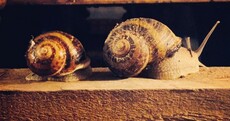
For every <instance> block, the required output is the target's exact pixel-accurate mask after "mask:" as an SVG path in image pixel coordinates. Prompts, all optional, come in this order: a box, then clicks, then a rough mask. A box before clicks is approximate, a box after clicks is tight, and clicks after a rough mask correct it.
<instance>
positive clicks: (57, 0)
mask: <svg viewBox="0 0 230 121" xmlns="http://www.w3.org/2000/svg"><path fill="white" fill-rule="evenodd" d="M196 2H230V0H8V3H10V4H50V5H55V4H57V5H58V4H70V5H71V4H130V3H196Z"/></svg>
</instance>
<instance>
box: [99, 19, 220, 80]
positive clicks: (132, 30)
mask: <svg viewBox="0 0 230 121" xmlns="http://www.w3.org/2000/svg"><path fill="white" fill-rule="evenodd" d="M218 23H220V22H219V21H217V22H216V24H215V25H214V26H213V28H212V29H211V31H210V32H209V33H208V35H207V36H206V37H205V39H204V41H203V43H202V44H201V46H200V47H199V48H198V49H197V50H196V51H192V50H191V48H190V47H191V45H190V38H187V45H188V46H187V47H188V48H184V47H181V41H182V40H181V38H180V37H177V36H176V35H175V34H174V33H173V32H172V31H171V30H170V29H169V28H168V27H167V26H166V25H164V24H163V23H161V22H159V21H157V20H155V19H151V18H132V19H128V20H126V21H124V22H122V23H120V24H119V25H117V26H115V27H114V28H113V30H112V31H111V32H110V33H109V35H108V37H107V38H106V40H105V43H104V48H103V55H104V59H105V61H106V62H107V64H108V66H109V68H110V70H111V71H112V72H113V73H114V74H115V75H117V76H119V77H122V78H123V77H131V76H137V75H139V74H141V75H143V76H145V77H149V78H155V79H176V78H179V77H181V76H186V75H187V74H189V73H195V72H198V71H199V66H202V65H203V64H202V63H201V62H200V61H199V59H198V57H199V56H200V54H201V52H202V50H203V48H204V46H205V44H206V43H207V40H208V38H209V37H210V36H211V34H212V32H213V31H214V29H215V28H216V26H217V25H218ZM188 60H189V61H188Z"/></svg>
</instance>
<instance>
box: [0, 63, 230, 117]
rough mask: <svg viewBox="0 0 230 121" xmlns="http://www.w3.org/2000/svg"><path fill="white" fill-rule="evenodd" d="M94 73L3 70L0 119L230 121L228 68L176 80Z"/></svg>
mask: <svg viewBox="0 0 230 121" xmlns="http://www.w3.org/2000/svg"><path fill="white" fill-rule="evenodd" d="M93 72H94V74H93V75H92V77H90V78H89V79H87V80H85V81H77V82H68V83H67V82H53V81H44V82H27V81H26V80H25V76H26V75H27V74H29V73H30V71H29V70H28V69H0V120H109V121H110V120H189V121H190V120H226V121H227V120H230V112H229V111H230V85H229V83H230V67H211V68H209V69H207V68H201V70H200V72H199V73H196V74H191V75H188V76H186V77H185V78H180V79H177V80H154V79H146V78H141V77H132V78H128V79H119V78H117V77H114V76H113V75H112V74H111V72H110V71H109V70H108V69H107V68H94V69H93Z"/></svg>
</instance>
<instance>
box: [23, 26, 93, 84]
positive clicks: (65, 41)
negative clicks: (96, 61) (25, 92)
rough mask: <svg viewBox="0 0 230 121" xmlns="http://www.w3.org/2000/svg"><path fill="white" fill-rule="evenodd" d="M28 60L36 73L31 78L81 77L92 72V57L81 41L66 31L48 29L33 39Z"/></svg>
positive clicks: (67, 78) (31, 68) (27, 55)
mask: <svg viewBox="0 0 230 121" xmlns="http://www.w3.org/2000/svg"><path fill="white" fill-rule="evenodd" d="M26 59H27V65H28V67H29V68H30V70H31V71H32V72H33V73H34V74H32V75H29V76H27V79H28V80H64V81H66V80H67V81H68V80H71V79H73V80H74V79H77V80H81V79H85V78H87V77H88V76H89V75H90V74H91V67H90V59H89V57H87V56H86V53H85V50H84V48H83V46H82V44H81V42H80V41H79V40H78V39H77V38H75V37H74V36H72V35H70V34H68V33H65V32H62V31H51V32H47V33H44V34H41V35H39V36H37V37H36V38H34V39H32V40H31V41H30V46H29V48H28V50H27V53H26ZM69 75H71V76H69Z"/></svg>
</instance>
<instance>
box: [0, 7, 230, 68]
mask: <svg viewBox="0 0 230 121" xmlns="http://www.w3.org/2000/svg"><path fill="white" fill-rule="evenodd" d="M117 6H119V7H123V8H124V9H125V10H126V13H125V14H123V16H122V17H121V18H116V19H114V18H113V19H111V18H107V19H106V18H103V19H89V18H88V17H89V16H90V12H89V11H88V10H87V8H89V7H95V8H98V7H117ZM133 17H149V18H154V19H157V20H159V21H161V22H162V23H164V24H166V25H167V26H168V27H169V28H170V29H171V30H172V31H173V32H174V33H175V34H176V35H177V36H180V37H186V36H190V37H191V38H192V40H193V44H194V49H195V48H196V47H197V46H198V45H199V44H200V43H201V42H202V40H203V39H204V37H205V36H206V34H207V33H208V31H209V30H210V29H211V27H212V26H213V25H214V23H215V22H216V21H217V20H220V21H221V23H220V25H219V26H218V27H217V29H216V30H215V31H214V33H213V35H212V36H211V38H210V40H209V42H208V43H207V45H206V47H205V49H204V52H203V53H202V55H201V58H200V60H201V62H203V63H204V64H205V65H207V66H230V54H229V52H230V49H229V47H230V3H192V4H188V3H186V4H185V3H184V4H178V3H177V4H175V3H173V4H171V3H170V4H129V5H103V6H100V5H94V6H90V5H76V6H68V5H67V6H57V5H56V6H49V5H43V6H39V5H8V6H6V7H5V8H4V9H2V10H0V42H1V43H0V68H22V67H27V66H26V61H25V57H24V55H25V52H26V50H27V47H28V43H29V40H30V39H31V38H32V37H31V35H33V36H37V35H39V34H41V33H44V32H47V31H52V30H61V31H65V32H67V33H70V34H72V35H74V36H75V37H77V38H78V39H79V40H80V41H81V42H82V44H83V46H84V47H85V50H86V51H87V53H88V55H89V56H90V57H91V60H92V66H93V67H98V66H106V65H105V63H104V61H103V58H102V56H101V55H102V48H103V43H104V41H105V39H106V37H107V35H108V34H109V31H110V30H111V29H112V28H113V27H114V26H115V24H116V23H117V22H121V21H124V20H126V19H128V18H133ZM87 18H88V19H87Z"/></svg>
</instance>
